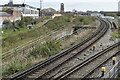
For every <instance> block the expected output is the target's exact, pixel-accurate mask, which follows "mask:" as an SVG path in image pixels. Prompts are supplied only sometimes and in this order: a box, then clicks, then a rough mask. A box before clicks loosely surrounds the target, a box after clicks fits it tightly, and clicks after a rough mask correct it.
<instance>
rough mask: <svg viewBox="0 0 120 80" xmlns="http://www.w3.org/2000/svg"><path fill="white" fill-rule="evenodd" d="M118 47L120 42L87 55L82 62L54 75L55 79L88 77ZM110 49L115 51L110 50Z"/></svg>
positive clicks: (112, 54)
mask: <svg viewBox="0 0 120 80" xmlns="http://www.w3.org/2000/svg"><path fill="white" fill-rule="evenodd" d="M118 47H120V42H118V43H116V44H114V45H112V46H110V47H108V48H106V49H104V50H103V51H101V52H99V53H97V54H95V55H93V56H91V57H89V58H88V59H86V60H84V61H83V62H82V63H79V64H78V65H76V66H75V67H73V68H71V69H69V70H68V71H66V72H65V73H63V74H61V75H60V76H58V77H56V78H55V79H56V80H61V79H63V78H83V80H84V79H85V78H88V76H90V75H91V74H92V73H93V71H95V70H96V69H97V68H98V67H100V66H102V65H103V64H104V63H106V62H107V61H108V60H110V59H111V58H112V57H113V56H114V55H116V54H119V53H120V50H119V51H118ZM112 50H114V51H117V52H113V53H112V52H110V51H112Z"/></svg>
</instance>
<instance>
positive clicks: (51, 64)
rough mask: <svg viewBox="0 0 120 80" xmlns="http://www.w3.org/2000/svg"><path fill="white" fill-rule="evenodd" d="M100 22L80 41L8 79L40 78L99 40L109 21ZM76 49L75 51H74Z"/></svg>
mask: <svg viewBox="0 0 120 80" xmlns="http://www.w3.org/2000/svg"><path fill="white" fill-rule="evenodd" d="M100 22H101V24H100V26H99V28H98V29H97V30H96V31H95V32H94V33H92V34H91V35H89V37H88V38H86V39H85V40H83V41H82V42H80V43H78V44H76V45H74V46H73V47H71V48H69V49H67V50H64V51H62V52H60V53H59V54H57V55H55V56H53V57H51V58H49V59H48V60H45V61H43V62H40V63H38V64H36V65H34V66H33V67H31V68H29V69H27V70H25V71H22V72H20V73H16V74H14V75H12V76H10V77H9V78H10V80H14V79H24V80H25V79H29V78H31V77H32V78H33V79H35V78H42V76H44V75H46V74H47V73H49V72H51V71H53V70H55V69H56V68H57V67H59V66H61V65H62V64H64V63H66V62H67V61H69V60H72V58H73V57H74V56H76V55H77V54H80V52H82V51H84V50H85V49H86V48H88V47H89V46H91V45H92V44H93V43H95V42H96V41H97V40H99V39H100V38H101V37H102V36H103V35H104V34H105V33H106V32H107V30H108V28H109V23H108V22H106V21H103V20H100ZM74 51H77V52H74Z"/></svg>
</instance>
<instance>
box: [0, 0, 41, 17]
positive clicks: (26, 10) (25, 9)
mask: <svg viewBox="0 0 120 80" xmlns="http://www.w3.org/2000/svg"><path fill="white" fill-rule="evenodd" d="M0 8H2V9H3V8H13V10H14V11H18V12H21V14H22V16H24V17H25V16H30V17H33V18H38V17H39V10H38V9H37V8H35V7H32V6H30V5H27V4H13V2H12V0H10V1H9V3H8V4H5V5H0Z"/></svg>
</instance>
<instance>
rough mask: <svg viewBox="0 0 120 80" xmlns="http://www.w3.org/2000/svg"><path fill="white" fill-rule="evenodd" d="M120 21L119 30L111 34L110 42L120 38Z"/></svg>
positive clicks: (119, 22) (119, 21)
mask: <svg viewBox="0 0 120 80" xmlns="http://www.w3.org/2000/svg"><path fill="white" fill-rule="evenodd" d="M119 30H120V20H118V29H117V30H114V31H113V33H112V34H111V39H110V40H115V39H117V38H120V31H119Z"/></svg>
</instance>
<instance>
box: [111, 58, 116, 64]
mask: <svg viewBox="0 0 120 80" xmlns="http://www.w3.org/2000/svg"><path fill="white" fill-rule="evenodd" d="M112 61H113V65H115V61H116V57H112Z"/></svg>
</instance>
